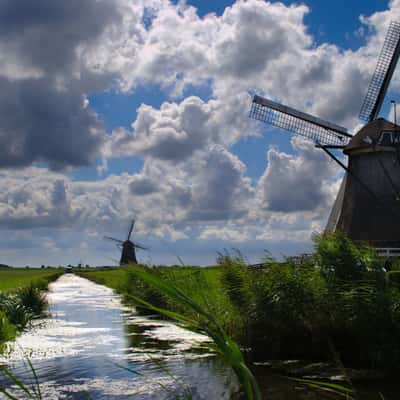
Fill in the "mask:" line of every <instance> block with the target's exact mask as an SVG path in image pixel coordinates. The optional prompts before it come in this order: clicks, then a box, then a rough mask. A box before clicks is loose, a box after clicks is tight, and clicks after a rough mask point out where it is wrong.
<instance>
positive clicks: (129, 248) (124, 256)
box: [105, 220, 148, 265]
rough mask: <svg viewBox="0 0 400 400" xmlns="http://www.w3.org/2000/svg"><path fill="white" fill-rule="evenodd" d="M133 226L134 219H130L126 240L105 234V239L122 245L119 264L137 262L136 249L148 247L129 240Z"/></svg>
mask: <svg viewBox="0 0 400 400" xmlns="http://www.w3.org/2000/svg"><path fill="white" fill-rule="evenodd" d="M134 226H135V220H132V222H131V225H130V228H129V231H128V236H127V239H126V240H120V239H115V238H113V237H110V236H105V239H108V240H112V241H114V242H116V243H117V245H118V246H119V247H122V250H121V259H120V262H119V263H120V265H127V264H137V263H138V262H137V258H136V249H141V250H148V248H146V247H144V246H142V245H140V244H138V243H134V242H133V241H131V240H130V239H131V235H132V232H133V228H134Z"/></svg>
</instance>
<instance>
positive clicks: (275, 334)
mask: <svg viewBox="0 0 400 400" xmlns="http://www.w3.org/2000/svg"><path fill="white" fill-rule="evenodd" d="M218 261H219V267H213V268H189V267H185V268H152V269H149V270H150V272H151V273H152V274H154V275H156V276H157V277H158V278H162V279H163V280H164V281H165V282H167V283H168V282H170V283H171V285H173V286H175V287H178V288H180V289H181V290H182V291H183V292H184V293H186V294H188V295H189V296H190V298H192V299H193V300H195V301H196V302H197V303H199V304H201V305H202V307H204V308H205V309H206V310H208V311H209V312H210V313H212V315H213V316H215V318H216V319H217V320H218V321H219V323H220V324H221V326H222V327H223V328H224V330H225V331H226V332H227V333H228V334H229V335H231V336H232V337H233V338H234V339H235V340H237V341H238V342H239V343H240V344H241V345H242V347H243V348H246V349H248V352H247V356H248V358H249V359H251V360H253V361H257V360H265V359H279V358H281V359H288V358H292V359H293V358H297V359H310V360H315V359H320V360H334V361H335V362H338V361H340V362H342V361H343V362H344V363H345V364H346V365H349V366H354V367H366V368H376V369H381V370H386V371H394V370H398V368H399V367H398V366H399V365H400V348H399V346H398V343H400V279H399V274H400V272H399V268H398V265H396V264H395V263H388V262H387V260H383V259H381V258H378V257H377V256H376V255H375V254H374V252H373V250H372V249H370V248H368V247H366V246H355V245H354V244H353V243H352V242H351V241H349V240H348V239H347V238H345V237H343V236H342V235H339V234H336V235H330V236H325V237H317V238H316V239H315V252H314V254H313V256H311V257H308V258H307V259H304V260H302V261H301V262H300V263H296V264H294V263H293V262H292V261H291V260H287V261H285V262H277V261H275V260H272V259H268V260H265V267H264V268H263V269H260V270H252V269H250V268H248V267H247V266H246V265H245V263H244V261H243V259H242V258H241V257H240V256H236V257H231V256H224V257H220V259H219V260H218ZM140 268H142V269H143V268H144V269H146V267H126V268H120V269H116V270H104V271H93V272H92V271H91V272H86V271H85V272H82V273H81V274H82V275H83V276H86V277H88V278H89V279H92V280H94V281H96V282H98V283H102V284H104V285H107V286H109V287H112V288H114V289H116V290H117V291H118V292H119V293H121V294H122V295H124V296H125V297H126V299H128V300H129V299H130V298H131V297H130V295H134V296H137V297H139V298H141V299H143V300H145V301H147V302H149V303H151V304H154V305H156V306H158V307H161V308H166V309H169V310H172V311H175V312H179V313H183V314H185V315H188V316H190V317H191V318H196V315H195V312H194V311H193V310H191V309H189V308H185V306H183V305H182V304H179V303H177V302H175V301H174V300H173V299H171V298H170V297H169V296H166V295H165V293H160V292H159V291H157V290H156V289H155V288H154V287H152V286H151V285H149V284H148V283H146V282H144V281H143V280H142V279H141V276H140V273H137V271H140ZM389 268H390V271H389V272H386V270H387V269H389Z"/></svg>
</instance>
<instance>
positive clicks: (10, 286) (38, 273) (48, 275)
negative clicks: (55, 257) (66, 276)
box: [0, 268, 62, 292]
mask: <svg viewBox="0 0 400 400" xmlns="http://www.w3.org/2000/svg"><path fill="white" fill-rule="evenodd" d="M61 273H62V270H59V269H57V268H0V292H10V291H15V290H17V289H18V288H22V287H26V286H29V285H30V284H31V283H35V282H38V281H41V280H44V281H51V280H54V278H55V276H58V275H59V274H61Z"/></svg>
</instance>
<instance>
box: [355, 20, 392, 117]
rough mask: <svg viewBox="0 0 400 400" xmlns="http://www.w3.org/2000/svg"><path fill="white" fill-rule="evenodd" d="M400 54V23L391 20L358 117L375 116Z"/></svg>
mask: <svg viewBox="0 0 400 400" xmlns="http://www.w3.org/2000/svg"><path fill="white" fill-rule="evenodd" d="M399 56H400V23H398V22H391V23H390V26H389V30H388V32H387V34H386V38H385V42H384V43H383V47H382V50H381V54H380V55H379V59H378V63H377V65H376V68H375V72H374V74H373V76H372V79H371V82H370V84H369V87H368V91H367V94H366V96H365V98H364V102H363V104H362V106H361V111H360V115H359V118H360V119H361V120H362V121H364V122H370V121H373V120H374V119H376V118H377V116H378V114H379V111H380V109H381V107H382V103H383V99H384V98H385V94H386V91H387V89H388V87H389V84H390V80H391V79H392V76H393V72H394V70H395V68H396V64H397V61H398V59H399Z"/></svg>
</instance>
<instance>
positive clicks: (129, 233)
mask: <svg viewBox="0 0 400 400" xmlns="http://www.w3.org/2000/svg"><path fill="white" fill-rule="evenodd" d="M134 226H135V220H134V219H133V220H132V223H131V227H130V229H129V232H128V238H127V240H129V239H130V238H131V235H132V231H133V227H134Z"/></svg>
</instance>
